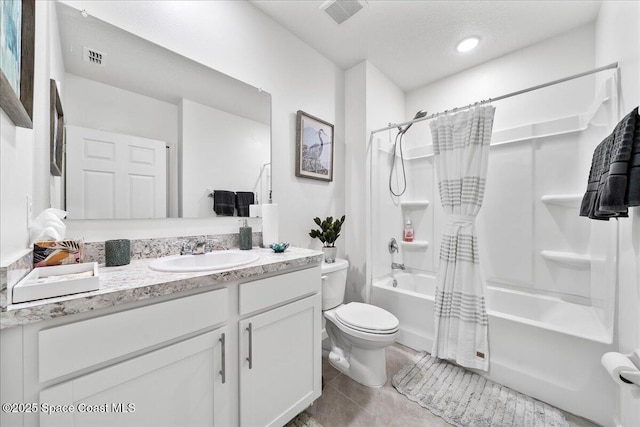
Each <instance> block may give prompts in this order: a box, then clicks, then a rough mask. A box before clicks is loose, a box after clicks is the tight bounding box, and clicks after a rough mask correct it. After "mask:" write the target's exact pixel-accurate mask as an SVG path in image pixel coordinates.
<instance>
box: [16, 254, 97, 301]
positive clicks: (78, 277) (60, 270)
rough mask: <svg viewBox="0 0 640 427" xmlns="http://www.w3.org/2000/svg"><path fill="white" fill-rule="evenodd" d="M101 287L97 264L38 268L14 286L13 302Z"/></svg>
mask: <svg viewBox="0 0 640 427" xmlns="http://www.w3.org/2000/svg"><path fill="white" fill-rule="evenodd" d="M99 287H100V278H99V277H98V263H97V262H87V263H83V264H68V265H57V266H54V267H38V268H34V269H33V270H31V272H30V273H29V274H27V275H26V276H25V277H24V279H22V280H21V281H19V282H18V283H16V285H15V286H13V288H12V297H11V302H12V303H13V304H16V303H19V302H25V301H33V300H37V299H44V298H53V297H59V296H62V295H70V294H77V293H79V292H89V291H95V290H96V289H98V288H99Z"/></svg>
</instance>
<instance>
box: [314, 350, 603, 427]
mask: <svg viewBox="0 0 640 427" xmlns="http://www.w3.org/2000/svg"><path fill="white" fill-rule="evenodd" d="M415 354H416V352H415V351H414V350H412V349H410V348H408V347H404V346H402V345H399V344H394V345H393V346H391V347H389V348H387V382H386V384H385V385H384V386H382V387H380V388H369V387H364V386H362V385H360V384H358V383H357V382H355V381H353V380H352V379H350V378H349V377H347V376H346V375H344V374H342V373H340V372H339V371H337V370H336V369H335V368H334V367H333V366H331V365H330V364H329V362H328V361H327V359H326V357H323V359H322V372H323V376H324V385H325V387H324V390H323V393H322V396H321V397H320V398H319V399H318V400H317V401H316V402H315V403H314V404H313V406H311V407H310V408H308V409H307V412H308V413H309V414H311V416H312V417H313V418H314V419H316V420H317V421H318V422H319V423H320V424H322V425H323V426H324V427H359V426H363V427H450V426H451V424H449V423H447V422H445V421H444V420H443V419H442V418H440V417H437V416H435V415H433V414H432V413H431V412H429V411H428V410H427V409H425V408H423V407H421V406H420V405H418V404H417V403H415V402H412V401H410V400H409V399H407V398H406V397H404V396H403V395H401V394H400V393H398V392H397V391H396V390H395V388H393V386H392V385H391V376H392V375H393V374H395V373H396V372H398V371H399V370H400V368H402V367H403V366H404V365H405V364H407V363H408V362H410V361H411V359H412V357H413V356H414V355H415ZM565 415H566V417H567V420H568V421H569V426H570V427H597V425H596V424H593V423H591V422H589V421H587V420H585V419H582V418H579V417H576V416H574V415H571V414H565Z"/></svg>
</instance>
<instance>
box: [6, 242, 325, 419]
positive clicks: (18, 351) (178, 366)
mask: <svg viewBox="0 0 640 427" xmlns="http://www.w3.org/2000/svg"><path fill="white" fill-rule="evenodd" d="M254 251H259V254H260V259H259V260H258V261H256V262H254V263H251V264H248V265H243V266H241V267H238V268H235V269H229V270H224V271H217V272H200V273H162V272H156V271H151V270H149V268H148V264H149V262H150V261H151V260H144V259H143V260H135V261H132V263H131V264H129V265H127V266H122V267H109V268H104V267H101V268H100V289H99V290H97V291H92V292H88V293H85V294H78V295H70V296H67V297H59V298H52V299H49V300H41V301H34V302H30V303H21V304H15V305H9V306H8V307H7V308H6V309H5V308H4V307H3V310H4V311H3V312H2V313H1V315H2V328H3V329H2V331H1V334H2V335H1V339H2V346H1V350H0V351H1V352H2V354H1V361H2V366H1V370H2V371H1V375H2V384H3V386H2V387H3V388H2V403H3V404H7V403H9V404H15V405H10V406H7V405H5V406H3V411H2V415H1V416H2V418H1V422H0V424H2V425H24V426H36V425H41V426H53V425H60V426H73V425H82V426H93V425H119V426H127V425H130V426H138V425H181V426H188V425H214V426H235V425H240V426H267V425H274V426H279V425H283V424H284V423H286V422H287V421H289V420H290V419H291V418H292V417H294V416H295V415H296V414H297V413H299V412H301V411H302V410H304V409H305V408H306V407H307V406H309V405H310V404H311V403H312V402H313V401H314V400H315V399H317V398H318V397H319V396H320V394H321V327H322V326H321V316H322V314H321V296H320V288H321V279H320V267H319V265H320V261H321V259H322V254H321V253H320V252H316V251H311V250H304V249H297V248H290V249H289V250H288V251H287V252H285V253H283V254H274V253H273V252H271V251H270V250H267V249H254ZM47 412H51V414H48V413H47Z"/></svg>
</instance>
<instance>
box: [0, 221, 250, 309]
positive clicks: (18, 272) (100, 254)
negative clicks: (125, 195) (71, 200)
mask: <svg viewBox="0 0 640 427" xmlns="http://www.w3.org/2000/svg"><path fill="white" fill-rule="evenodd" d="M179 240H187V241H189V242H191V243H195V242H201V241H211V243H212V244H213V249H214V250H221V249H222V250H223V249H232V248H237V247H239V244H240V235H239V234H238V233H235V234H211V235H199V236H183V237H161V238H153V239H136V240H131V259H132V260H134V259H145V258H158V257H163V256H167V255H175V254H178V253H179V252H180V249H179V247H178V245H176V244H175V243H176V242H177V241H179ZM253 246H262V232H255V233H253ZM84 251H85V252H84V262H94V261H95V262H97V263H98V264H104V262H105V254H104V242H86V243H85V247H84ZM32 269H33V251H29V252H28V253H26V254H25V255H24V256H22V257H20V258H19V259H17V260H16V261H14V262H13V263H11V264H9V265H8V266H6V267H0V307H6V306H7V301H6V297H7V292H6V289H7V286H9V285H11V286H13V285H14V284H16V283H18V282H19V281H20V279H22V278H23V277H24V276H26V275H27V274H28V273H29V272H30V271H31V270H32Z"/></svg>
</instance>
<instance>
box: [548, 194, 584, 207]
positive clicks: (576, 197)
mask: <svg viewBox="0 0 640 427" xmlns="http://www.w3.org/2000/svg"><path fill="white" fill-rule="evenodd" d="M540 200H542V203H544V204H545V205H557V206H564V207H567V208H577V207H579V206H580V203H581V202H582V194H550V195H546V196H542V198H541V199H540Z"/></svg>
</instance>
